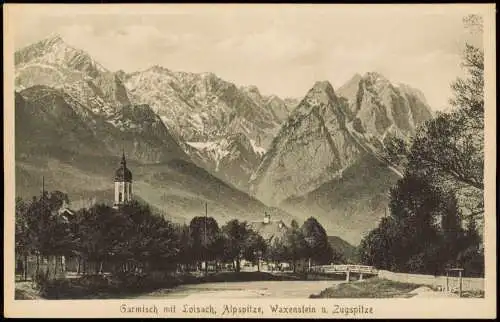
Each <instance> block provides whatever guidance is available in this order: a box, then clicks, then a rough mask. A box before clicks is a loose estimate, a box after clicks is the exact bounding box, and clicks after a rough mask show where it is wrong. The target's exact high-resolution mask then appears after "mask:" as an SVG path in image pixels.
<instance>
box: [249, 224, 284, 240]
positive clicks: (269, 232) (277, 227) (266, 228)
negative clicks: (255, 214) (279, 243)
mask: <svg viewBox="0 0 500 322" xmlns="http://www.w3.org/2000/svg"><path fill="white" fill-rule="evenodd" d="M250 225H251V227H252V228H253V229H254V230H255V231H257V232H258V233H259V234H260V235H261V236H262V238H264V239H265V240H267V241H271V239H273V238H275V237H278V238H281V237H283V236H284V235H285V234H286V232H287V231H288V227H287V226H286V225H285V223H284V222H283V221H282V220H272V221H270V222H269V223H265V222H262V221H254V222H251V223H250Z"/></svg>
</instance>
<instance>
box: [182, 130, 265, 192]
mask: <svg viewBox="0 0 500 322" xmlns="http://www.w3.org/2000/svg"><path fill="white" fill-rule="evenodd" d="M186 145H187V147H186V148H185V150H186V151H187V153H188V154H189V156H190V157H191V159H192V160H193V161H194V162H195V163H196V164H199V165H203V166H204V168H206V169H207V170H208V171H209V172H210V173H212V174H214V175H215V176H217V177H218V178H220V179H222V180H224V181H225V182H230V183H231V184H232V185H234V186H235V187H236V188H238V189H239V190H242V191H247V190H248V180H249V178H250V176H251V175H252V173H253V171H254V169H255V168H257V166H258V165H259V163H260V160H261V157H262V154H263V151H262V150H258V148H257V147H255V146H254V145H253V143H252V141H250V139H248V138H247V137H246V135H245V134H243V133H238V134H233V135H228V136H226V137H223V138H219V139H216V140H213V141H209V142H187V144H186Z"/></svg>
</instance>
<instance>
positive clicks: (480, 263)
mask: <svg viewBox="0 0 500 322" xmlns="http://www.w3.org/2000/svg"><path fill="white" fill-rule="evenodd" d="M480 19H481V18H480V17H478V16H468V17H466V18H465V22H466V23H468V24H469V25H471V24H472V23H473V25H475V26H480V25H481V24H480ZM483 61H484V57H483V52H482V50H481V49H480V48H477V47H475V46H472V45H470V44H467V45H466V48H465V55H464V63H463V66H464V67H465V68H466V70H467V77H465V78H458V79H457V80H456V81H455V82H454V83H453V84H452V86H451V87H452V90H453V93H454V97H453V98H452V99H451V100H450V103H451V105H452V106H453V107H454V108H453V109H452V111H451V112H443V113H439V114H438V115H437V116H436V117H434V118H433V119H431V120H429V121H428V122H426V123H425V124H424V125H423V126H421V127H419V128H418V129H417V133H416V134H415V136H414V137H413V138H411V139H410V140H406V139H404V138H401V137H400V138H392V140H390V141H389V142H387V143H388V144H386V147H388V151H387V152H388V155H387V158H388V159H389V160H390V161H391V162H392V163H393V164H394V163H397V164H398V165H399V166H400V167H401V168H402V169H403V171H404V177H403V178H402V179H401V180H399V182H398V183H397V185H396V186H395V187H394V188H393V189H392V190H391V192H390V199H391V201H390V210H391V215H390V217H387V218H384V219H383V220H382V221H381V222H380V224H379V226H378V227H377V228H376V229H374V230H373V231H371V232H370V233H369V234H368V235H367V236H366V237H365V238H364V239H363V241H362V243H361V245H360V256H361V260H362V261H363V262H364V263H365V264H368V265H375V266H377V267H379V268H383V269H389V270H394V271H401V272H416V273H430V274H440V273H444V271H445V269H446V268H447V267H449V266H460V267H462V268H465V272H466V274H468V275H479V276H480V275H483V274H484V250H483V240H482V238H481V233H480V231H481V229H479V228H482V226H483V224H484V199H483V195H484V186H483V169H484V93H483V88H484V78H483V73H484V65H483Z"/></svg>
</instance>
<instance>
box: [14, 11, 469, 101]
mask: <svg viewBox="0 0 500 322" xmlns="http://www.w3.org/2000/svg"><path fill="white" fill-rule="evenodd" d="M44 6H45V7H46V8H48V9H45V10H43V11H42V10H39V11H36V12H34V11H31V12H29V11H26V12H25V13H24V14H23V16H22V19H19V18H17V19H16V26H17V27H16V30H15V47H16V48H21V47H23V46H25V45H28V44H30V43H32V42H35V41H38V40H40V39H42V38H44V37H47V36H48V35H50V34H53V33H58V34H60V35H61V36H62V37H63V39H64V40H65V41H66V42H67V43H68V44H70V45H72V46H74V47H76V48H81V49H84V50H85V51H87V52H88V53H89V54H90V55H91V56H93V57H94V58H95V59H96V60H97V61H98V62H100V63H101V64H102V65H104V66H105V67H107V68H108V69H111V70H119V69H123V70H125V71H127V72H132V71H137V70H142V69H146V68H148V67H150V66H152V65H161V66H164V67H166V68H169V69H171V70H182V71H188V72H213V73H215V74H217V75H218V76H220V77H221V78H223V79H226V80H229V81H232V82H234V83H236V84H238V85H256V86H257V87H258V88H259V89H260V90H261V92H262V93H264V94H277V95H279V96H282V97H301V96H303V95H304V94H305V93H306V92H307V90H309V88H310V87H311V86H312V85H313V84H314V82H315V81H318V80H328V81H330V82H331V83H332V85H333V86H334V87H335V88H337V87H339V86H341V85H342V84H343V83H345V82H346V81H347V80H349V78H351V77H352V76H353V75H354V74H355V73H359V74H364V73H366V72H369V71H377V72H380V73H382V74H383V75H385V76H386V77H387V78H389V79H390V80H391V81H392V82H394V83H399V82H402V83H406V84H409V85H411V86H414V87H416V88H419V89H421V90H422V91H423V92H424V94H425V96H426V97H427V100H428V102H429V104H430V105H431V107H432V108H433V109H434V110H442V109H443V108H445V107H447V100H448V99H449V97H450V95H451V93H450V89H449V86H450V82H452V81H453V80H454V79H455V78H456V77H457V76H459V75H460V74H461V67H460V62H461V53H462V49H463V46H464V41H465V40H472V41H475V42H477V39H472V38H471V37H473V36H471V35H470V33H467V31H466V30H465V29H464V27H463V23H462V17H463V16H464V15H465V14H467V13H468V12H465V11H464V10H453V7H448V8H447V9H443V10H439V11H436V10H431V9H423V10H419V8H418V7H415V6H412V7H407V8H401V9H398V8H399V7H397V8H395V7H394V6H393V7H389V6H377V7H374V6H366V5H365V6H362V7H359V6H357V7H354V8H353V7H347V6H337V5H326V6H312V5H301V6H271V5H263V6H234V5H233V6H230V5H216V6H210V7H207V6H204V7H196V6H195V5H191V6H185V7H176V6H173V5H165V6H163V7H162V9H161V10H160V9H158V8H152V7H147V6H146V7H142V9H141V7H134V8H135V9H134V10H132V11H129V12H128V13H127V14H124V13H118V11H117V10H118V8H119V7H117V6H114V7H112V8H110V9H108V10H102V9H101V10H100V12H99V14H95V12H96V11H95V10H94V9H87V10H81V8H76V7H75V8H73V10H71V11H67V10H66V11H62V10H54V8H51V5H44ZM113 8H114V9H113ZM427 8H429V7H427ZM120 10H121V9H120ZM141 11H142V12H141ZM475 38H478V37H477V36H476V37H475Z"/></svg>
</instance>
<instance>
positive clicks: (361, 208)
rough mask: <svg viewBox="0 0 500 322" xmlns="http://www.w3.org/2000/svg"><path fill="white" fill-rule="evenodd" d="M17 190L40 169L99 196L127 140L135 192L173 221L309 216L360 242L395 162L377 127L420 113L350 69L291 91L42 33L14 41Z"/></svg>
mask: <svg viewBox="0 0 500 322" xmlns="http://www.w3.org/2000/svg"><path fill="white" fill-rule="evenodd" d="M15 64H16V65H15V71H16V74H15V75H16V77H15V86H16V96H15V100H16V101H15V108H16V113H15V115H16V124H15V125H16V127H15V128H16V133H15V134H16V139H15V140H16V193H17V194H18V195H19V196H25V197H30V196H31V195H33V194H34V193H37V192H38V190H39V185H40V180H41V177H42V175H43V176H45V178H46V179H45V180H46V182H47V183H48V184H52V185H53V186H54V188H56V187H57V189H59V190H63V191H66V192H68V193H69V195H70V197H72V198H73V199H74V200H86V199H89V198H90V199H92V198H97V199H99V200H103V201H105V200H111V198H112V192H113V191H112V189H113V186H112V182H111V181H112V174H113V170H114V168H115V167H116V166H117V165H118V162H119V161H118V157H119V156H120V155H121V152H122V151H125V153H126V155H127V159H128V160H129V163H130V168H131V170H132V171H133V173H134V193H135V194H136V195H137V196H138V197H140V198H141V199H144V200H145V201H147V202H148V203H150V204H152V205H153V206H155V207H157V208H158V209H161V210H162V211H164V212H165V213H166V215H167V216H169V217H170V218H172V219H173V220H176V221H184V220H190V218H191V217H192V216H195V215H200V214H202V213H203V211H204V204H205V203H207V204H208V208H209V210H210V212H211V214H213V216H214V217H216V219H217V220H222V221H224V220H227V219H229V218H235V217H237V218H240V219H246V220H256V219H260V218H262V216H263V214H264V212H269V213H272V214H273V215H275V216H279V217H280V219H283V220H285V221H289V220H291V219H294V218H295V219H299V220H303V219H305V218H306V217H308V216H315V217H317V218H318V220H319V221H320V222H321V223H322V224H323V225H324V226H325V228H326V229H327V231H328V232H329V234H330V235H332V234H333V235H337V236H340V237H342V238H343V239H346V240H348V241H349V242H351V243H354V244H356V243H358V242H359V240H360V238H361V236H362V234H363V233H364V232H366V231H367V230H369V229H371V228H373V227H374V226H376V223H377V221H378V219H379V218H380V217H381V216H383V213H384V211H385V209H386V206H387V191H388V189H389V188H390V187H391V186H392V185H393V184H394V183H395V181H396V180H397V178H398V177H399V176H400V175H401V174H400V173H399V171H398V170H397V169H396V167H394V166H393V165H391V164H390V163H389V162H388V161H387V160H386V159H385V158H384V157H383V152H384V144H385V140H387V139H390V137H392V136H409V135H412V134H413V133H414V132H415V129H416V127H417V126H418V125H419V124H421V123H422V122H425V121H426V120H427V119H429V118H431V112H430V108H429V106H428V104H427V102H426V101H425V98H424V95H423V94H422V93H421V92H420V91H418V90H417V89H414V88H412V87H410V86H408V85H402V84H398V85H394V84H392V83H391V82H390V81H389V80H388V79H386V78H385V77H384V76H383V75H380V74H378V73H366V74H365V75H363V76H361V75H355V76H354V77H353V78H352V79H351V80H349V81H348V82H347V83H346V84H345V85H344V86H342V87H340V88H338V89H337V90H334V89H333V87H332V86H331V84H330V83H329V82H328V81H321V82H317V83H316V84H314V86H313V87H312V88H311V90H309V91H308V93H306V94H305V96H303V98H302V99H298V98H280V97H278V96H276V95H263V94H261V93H260V91H259V89H258V88H257V87H255V86H238V85H235V84H233V83H231V82H228V81H226V80H223V79H221V78H219V77H217V76H216V75H215V74H213V73H201V74H196V73H187V72H178V71H172V70H169V69H167V68H164V67H161V66H153V67H151V68H149V69H146V70H143V71H138V72H134V73H125V72H123V71H118V72H112V71H109V70H107V69H106V68H105V67H104V66H102V65H101V64H99V63H98V62H96V61H95V60H94V59H93V58H92V57H91V56H90V55H89V54H87V53H86V52H84V51H82V50H79V49H75V48H73V47H71V46H70V45H68V44H67V43H66V42H65V41H64V40H63V39H62V38H61V37H59V36H57V35H56V36H52V37H49V38H47V39H44V40H42V41H40V42H37V43H35V44H33V45H30V46H27V47H25V48H22V49H20V50H18V51H17V52H16V53H15Z"/></svg>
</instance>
